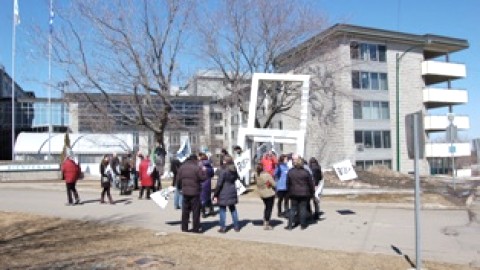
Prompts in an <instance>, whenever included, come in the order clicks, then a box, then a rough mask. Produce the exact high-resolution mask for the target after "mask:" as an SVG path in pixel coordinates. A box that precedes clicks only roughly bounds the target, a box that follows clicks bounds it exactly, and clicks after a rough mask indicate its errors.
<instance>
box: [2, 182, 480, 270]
mask: <svg viewBox="0 0 480 270" xmlns="http://www.w3.org/2000/svg"><path fill="white" fill-rule="evenodd" d="M26 187H27V188H26ZM78 190H79V193H80V197H81V199H82V201H83V202H84V204H83V205H80V206H74V207H71V206H65V201H66V194H65V187H64V184H63V183H62V182H59V183H41V184H34V185H32V184H31V183H29V184H28V185H27V184H25V185H24V186H23V187H22V186H20V188H19V187H18V184H7V183H1V184H0V198H2V203H1V204H0V211H16V212H30V213H36V214H42V215H49V216H57V217H62V218H71V219H89V220H101V221H103V222H114V223H118V224H124V225H128V226H133V227H141V228H147V229H153V230H155V231H158V232H166V233H173V232H180V211H178V210H174V209H173V206H172V205H171V203H169V205H168V206H167V208H166V209H161V208H159V207H158V206H157V205H156V204H155V203H154V202H153V201H151V200H138V199H137V198H136V195H137V192H135V193H134V194H133V195H131V196H122V197H120V196H119V195H118V192H116V191H114V192H113V198H114V200H116V201H117V204H116V205H100V204H99V201H98V199H99V195H100V187H99V183H98V182H97V181H92V182H88V183H87V182H83V183H79V188H78ZM321 208H322V211H324V215H323V216H322V220H321V221H319V222H317V223H316V224H312V225H311V226H309V227H308V228H307V229H306V230H300V229H299V228H295V229H294V230H292V231H287V230H285V229H284V227H285V226H286V222H285V220H284V219H281V218H276V210H274V216H275V218H274V219H273V223H274V230H273V231H264V230H263V228H262V224H263V222H262V213H263V204H262V202H261V200H260V199H258V198H256V197H254V196H251V197H244V196H242V197H241V198H240V203H239V204H238V211H239V218H240V220H241V223H242V230H241V231H240V232H239V233H236V232H234V231H233V230H230V231H229V232H227V233H226V234H219V233H217V231H216V229H217V227H218V215H217V216H216V217H209V218H206V219H202V227H203V229H204V230H205V233H204V235H206V236H213V237H221V238H231V239H238V240H249V241H259V242H268V243H277V244H286V245H294V246H305V247H315V248H320V249H327V250H343V251H359V252H370V253H372V252H373V253H383V254H389V255H398V253H396V252H395V251H394V249H398V250H400V251H401V252H402V253H403V254H406V255H408V256H409V257H410V258H413V257H414V256H415V230H414V229H415V228H414V213H413V210H412V209H405V208H397V207H392V206H389V205H384V204H383V205H377V204H358V203H354V202H353V203H352V202H341V201H339V202H337V201H326V202H322V204H321ZM229 222H230V216H228V218H227V223H229ZM421 225H422V238H421V239H422V245H421V246H422V258H423V259H424V260H433V261H442V262H451V263H458V264H467V265H468V264H470V263H472V264H473V265H480V261H479V259H478V254H480V226H479V225H478V223H472V222H471V221H470V218H469V214H468V212H467V211H466V210H459V209H449V210H422V212H421Z"/></svg>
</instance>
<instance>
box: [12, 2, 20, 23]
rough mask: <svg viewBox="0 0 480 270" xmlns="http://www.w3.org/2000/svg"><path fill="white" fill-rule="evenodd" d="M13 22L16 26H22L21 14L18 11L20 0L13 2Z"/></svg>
mask: <svg viewBox="0 0 480 270" xmlns="http://www.w3.org/2000/svg"><path fill="white" fill-rule="evenodd" d="M13 22H14V23H15V25H19V24H20V12H19V11H18V0H14V2H13Z"/></svg>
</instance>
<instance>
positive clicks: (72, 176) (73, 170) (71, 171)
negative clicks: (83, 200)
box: [61, 149, 80, 205]
mask: <svg viewBox="0 0 480 270" xmlns="http://www.w3.org/2000/svg"><path fill="white" fill-rule="evenodd" d="M61 171H62V175H63V179H64V180H65V184H66V187H67V198H68V203H67V205H74V202H73V198H72V194H73V197H74V198H75V204H80V197H79V196H78V192H77V189H76V187H75V186H76V184H77V180H78V178H79V176H80V166H79V165H78V164H77V163H76V162H75V160H74V157H73V153H72V150H71V149H67V150H66V158H65V160H64V161H63V162H62V167H61Z"/></svg>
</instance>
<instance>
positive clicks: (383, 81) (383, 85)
mask: <svg viewBox="0 0 480 270" xmlns="http://www.w3.org/2000/svg"><path fill="white" fill-rule="evenodd" d="M379 74H380V90H388V80H387V73H379Z"/></svg>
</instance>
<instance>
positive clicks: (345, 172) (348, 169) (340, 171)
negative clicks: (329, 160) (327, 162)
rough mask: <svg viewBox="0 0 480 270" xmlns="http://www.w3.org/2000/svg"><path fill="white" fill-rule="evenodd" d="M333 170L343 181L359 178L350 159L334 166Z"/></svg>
mask: <svg viewBox="0 0 480 270" xmlns="http://www.w3.org/2000/svg"><path fill="white" fill-rule="evenodd" d="M333 169H334V170H335V172H336V173H337V176H338V178H339V179H340V180H341V181H348V180H353V179H356V178H357V173H356V172H355V170H354V169H353V166H352V162H350V160H348V159H346V160H343V161H340V162H338V163H335V164H333Z"/></svg>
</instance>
